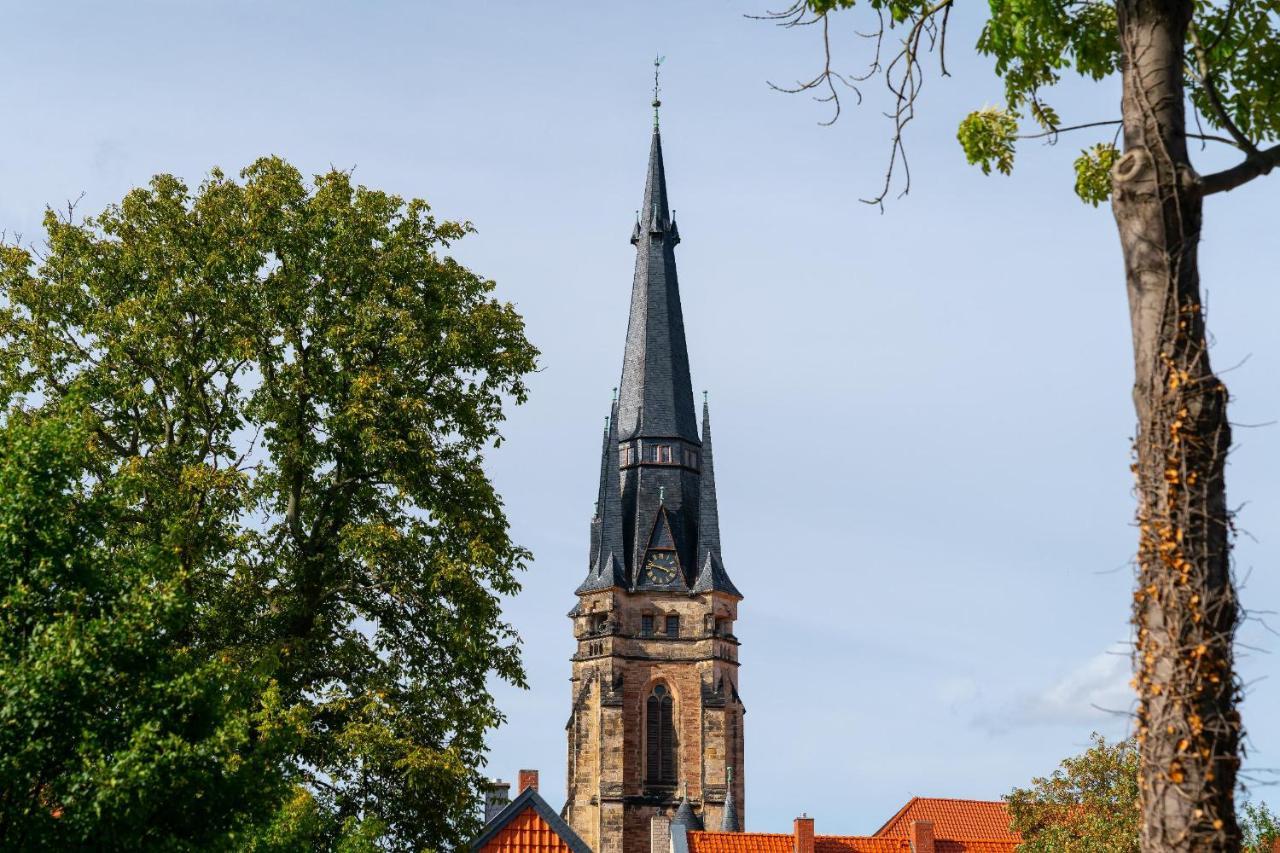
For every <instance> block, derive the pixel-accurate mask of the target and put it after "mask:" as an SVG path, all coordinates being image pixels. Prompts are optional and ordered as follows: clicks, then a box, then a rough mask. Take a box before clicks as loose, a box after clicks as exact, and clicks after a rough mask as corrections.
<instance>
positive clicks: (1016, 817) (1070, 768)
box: [1005, 734, 1140, 853]
mask: <svg viewBox="0 0 1280 853" xmlns="http://www.w3.org/2000/svg"><path fill="white" fill-rule="evenodd" d="M1005 802H1006V803H1007V805H1008V807H1009V816H1010V819H1011V828H1012V829H1013V830H1014V831H1015V832H1018V833H1021V835H1022V839H1023V840H1022V844H1020V845H1019V847H1018V849H1019V850H1020V851H1022V853H1101V851H1107V853H1137V851H1138V850H1139V844H1138V835H1139V828H1140V823H1139V817H1140V813H1139V810H1138V809H1139V804H1138V751H1137V745H1136V744H1135V743H1134V742H1133V741H1132V740H1122V741H1118V742H1116V743H1107V741H1106V738H1104V737H1102V736H1101V735H1099V734H1094V735H1093V745H1092V746H1091V747H1089V749H1087V750H1085V751H1084V752H1083V753H1081V754H1080V755H1077V756H1073V757H1071V758H1068V759H1066V760H1064V761H1063V762H1062V764H1061V765H1060V766H1059V768H1058V769H1057V770H1055V771H1054V772H1053V775H1051V776H1048V777H1046V778H1035V779H1032V780H1031V787H1029V788H1014V789H1013V792H1012V793H1010V794H1009V796H1008V797H1006V798H1005Z"/></svg>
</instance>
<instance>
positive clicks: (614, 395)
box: [613, 388, 618, 403]
mask: <svg viewBox="0 0 1280 853" xmlns="http://www.w3.org/2000/svg"><path fill="white" fill-rule="evenodd" d="M613 402H615V403H616V402H618V389H617V388H614V389H613Z"/></svg>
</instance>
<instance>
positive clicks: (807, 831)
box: [795, 815, 933, 853]
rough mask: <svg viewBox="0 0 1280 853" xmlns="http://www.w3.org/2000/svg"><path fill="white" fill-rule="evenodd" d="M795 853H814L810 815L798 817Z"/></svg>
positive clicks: (930, 852)
mask: <svg viewBox="0 0 1280 853" xmlns="http://www.w3.org/2000/svg"><path fill="white" fill-rule="evenodd" d="M795 853H813V818H811V817H809V816H808V815H800V817H798V818H796V837H795ZM929 853H933V851H932V850H930V851H929Z"/></svg>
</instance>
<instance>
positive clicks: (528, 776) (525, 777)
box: [516, 770, 538, 794]
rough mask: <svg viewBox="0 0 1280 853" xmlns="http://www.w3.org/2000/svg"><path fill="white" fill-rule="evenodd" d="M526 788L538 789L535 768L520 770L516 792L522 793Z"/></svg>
mask: <svg viewBox="0 0 1280 853" xmlns="http://www.w3.org/2000/svg"><path fill="white" fill-rule="evenodd" d="M526 788H532V789H533V790H535V791H536V790H538V771H537V770H521V771H520V776H519V779H518V783H517V785H516V793H517V794H523V793H524V792H525V789H526Z"/></svg>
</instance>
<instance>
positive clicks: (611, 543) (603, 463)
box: [577, 400, 626, 592]
mask: <svg viewBox="0 0 1280 853" xmlns="http://www.w3.org/2000/svg"><path fill="white" fill-rule="evenodd" d="M621 492H622V486H621V481H620V479H619V473H618V403H617V401H616V400H615V401H614V403H613V410H612V413H611V415H610V417H609V422H608V425H607V426H606V428H605V434H604V447H603V449H602V450H601V452H600V491H599V496H598V498H597V500H596V514H595V518H593V519H592V520H591V557H590V562H589V565H588V566H587V578H586V580H584V581H583V582H582V584H581V585H580V586H579V587H578V590H577V591H578V592H591V591H593V590H599V589H609V588H610V587H614V586H626V580H625V578H626V562H625V561H626V550H625V546H624V545H623V541H622V536H623V531H622V494H621Z"/></svg>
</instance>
